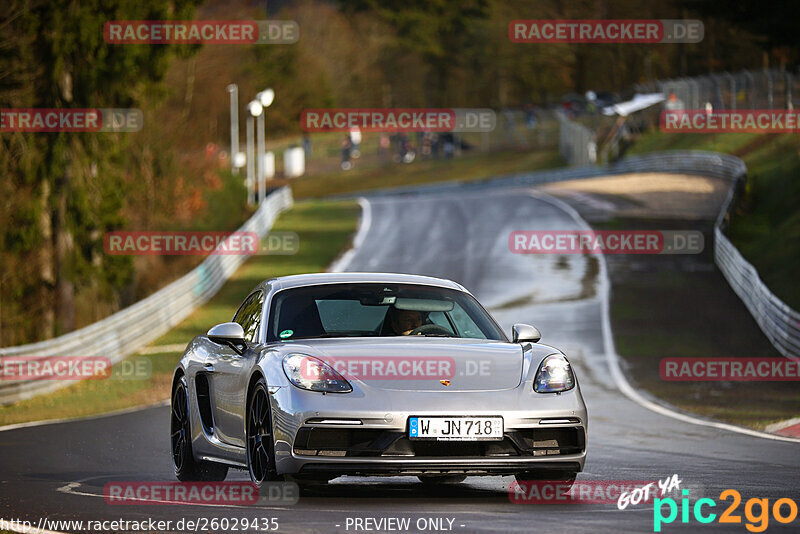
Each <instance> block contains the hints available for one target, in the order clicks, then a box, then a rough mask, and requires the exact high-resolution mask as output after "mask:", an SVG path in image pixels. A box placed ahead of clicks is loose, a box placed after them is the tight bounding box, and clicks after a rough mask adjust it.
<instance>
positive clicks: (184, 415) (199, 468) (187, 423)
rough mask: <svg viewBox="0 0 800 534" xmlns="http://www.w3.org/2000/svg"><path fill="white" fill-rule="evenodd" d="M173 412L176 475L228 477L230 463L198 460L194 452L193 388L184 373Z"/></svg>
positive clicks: (185, 478) (191, 478) (190, 478)
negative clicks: (191, 389)
mask: <svg viewBox="0 0 800 534" xmlns="http://www.w3.org/2000/svg"><path fill="white" fill-rule="evenodd" d="M170 408H171V412H170V443H171V445H172V465H173V467H174V468H175V477H176V478H177V479H178V480H180V481H181V482H193V481H221V480H225V477H226V476H228V466H227V465H222V464H218V463H213V462H198V461H197V460H195V458H194V453H193V452H192V427H191V417H190V415H191V412H190V411H189V387H188V384H187V382H186V377H185V376H181V378H180V380H179V381H178V383H177V384H176V385H175V388H174V389H173V391H172V403H171V406H170Z"/></svg>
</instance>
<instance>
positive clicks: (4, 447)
mask: <svg viewBox="0 0 800 534" xmlns="http://www.w3.org/2000/svg"><path fill="white" fill-rule="evenodd" d="M370 206H371V225H370V226H369V228H368V229H367V230H366V234H365V237H364V241H363V244H362V246H361V247H360V248H359V249H358V250H357V251H355V253H354V254H353V255H352V257H351V258H350V261H349V264H348V265H347V270H350V271H390V272H406V273H416V274H427V275H434V276H442V277H446V278H451V279H454V280H456V281H458V282H460V283H462V284H463V285H465V286H466V287H467V288H468V289H470V290H471V291H472V292H473V293H474V294H475V295H476V297H477V298H478V299H479V300H480V301H481V302H482V303H483V304H484V305H486V306H487V307H488V308H489V309H490V311H491V312H492V314H493V315H494V316H495V317H496V319H497V320H498V321H499V322H500V324H501V325H502V326H503V328H504V329H505V330H506V331H509V329H510V327H511V325H512V324H513V323H515V322H526V323H531V324H534V325H536V326H537V327H538V328H539V329H540V330H541V331H542V333H543V339H542V342H543V343H547V344H550V345H554V346H557V347H561V348H563V349H564V350H565V352H566V354H567V355H568V357H570V358H571V361H572V363H573V365H574V366H575V368H576V370H577V373H578V377H579V380H580V382H581V388H582V391H583V395H584V398H585V400H586V403H587V406H588V409H589V417H590V420H589V437H588V443H589V444H588V461H587V463H586V469H585V471H584V472H583V473H582V474H581V475H580V477H579V481H580V480H586V481H590V480H597V481H601V480H629V481H630V480H652V479H664V478H666V477H669V476H671V475H673V474H677V475H678V477H679V478H680V479H681V480H682V488H683V489H687V488H688V489H689V490H690V498H691V499H692V501H694V500H695V499H697V498H699V497H700V496H701V495H702V496H706V497H711V498H713V499H715V500H717V501H718V502H719V494H720V492H721V491H722V490H724V489H727V488H734V489H736V490H738V491H739V492H740V493H741V495H742V500H743V502H742V504H741V505H740V506H739V508H738V510H736V514H735V515H739V516H742V523H740V524H728V525H720V524H719V523H716V522H715V523H711V524H708V525H701V524H700V523H698V522H697V521H695V520H694V518H693V517H692V515H691V514H690V521H689V523H688V524H685V525H681V523H680V515H679V516H678V519H676V520H675V522H674V523H672V524H668V525H664V526H663V530H662V532H672V531H677V530H681V531H684V532H689V531H691V532H695V531H697V530H699V529H700V528H703V529H712V528H713V529H716V530H720V529H724V530H726V531H732V532H747V530H746V529H745V523H747V520H746V519H745V517H744V502H745V501H747V500H748V499H750V498H753V497H759V498H768V499H769V502H770V508H771V505H772V503H773V502H774V501H775V500H776V499H780V498H784V497H788V498H792V499H795V501H797V496H798V495H799V494H800V491H798V490H800V476H798V473H800V445H798V444H797V443H790V442H783V441H776V440H768V439H763V438H758V437H753V436H748V435H743V434H737V433H734V432H731V431H728V430H723V429H718V428H713V427H708V426H698V425H695V424H690V423H687V422H683V421H680V420H677V419H674V418H671V417H667V416H664V415H660V414H657V413H654V412H652V411H650V410H648V409H646V408H644V407H642V406H640V405H639V404H637V403H636V402H634V401H632V400H630V399H629V398H628V397H626V396H625V395H623V394H622V393H620V390H619V389H618V387H617V385H616V383H615V381H614V380H613V378H612V376H611V373H610V371H609V364H608V359H607V355H606V350H607V346H608V342H607V340H606V339H605V338H604V336H605V335H607V334H606V333H604V332H607V329H604V325H603V321H604V299H605V293H604V291H603V290H602V289H603V287H604V284H605V283H606V282H605V281H604V280H603V279H602V277H603V276H604V273H605V270H604V268H600V267H601V266H600V265H598V262H601V261H603V260H602V258H601V259H598V258H595V257H593V256H578V255H573V256H556V255H539V256H533V255H516V254H512V253H511V252H510V251H509V248H508V235H509V233H510V232H511V231H513V230H534V229H538V230H542V229H561V230H564V229H571V228H575V227H576V224H577V222H576V221H575V220H574V219H573V217H572V216H571V215H570V214H569V213H568V212H566V211H564V209H562V208H561V207H559V206H558V205H556V204H554V203H552V202H551V201H550V200H548V199H546V198H541V197H536V196H534V195H532V194H531V193H530V191H526V190H510V189H503V190H493V189H484V190H480V189H476V188H471V189H469V190H468V191H465V192H455V193H447V194H427V195H425V196H413V195H404V196H395V197H391V196H390V197H381V198H375V199H373V200H372V201H371V202H370ZM209 326H210V325H209ZM168 425H169V409H168V408H167V407H163V406H162V407H157V408H151V409H147V410H143V411H138V412H133V413H127V414H123V415H116V416H111V417H105V418H99V419H92V420H85V421H79V422H68V423H60V424H52V425H45V426H37V427H29V428H20V429H15V430H8V431H4V432H2V433H0V472H2V473H3V478H4V480H3V482H2V486H0V517H2V518H6V519H9V518H19V519H26V520H29V521H32V522H33V523H34V524H36V523H37V522H38V521H39V519H40V518H43V517H47V518H48V519H50V520H54V519H83V520H100V519H118V518H129V519H137V520H141V519H146V518H154V519H171V520H173V521H174V520H178V519H180V518H197V517H209V518H210V517H220V518H222V517H227V518H232V517H250V518H252V517H267V518H269V517H274V518H277V520H278V524H279V529H278V532H323V533H327V532H355V531H356V530H354V528H353V527H352V526H350V527H349V529H348V528H346V527H347V525H348V524H351V525H352V520H353V519H354V518H368V517H374V518H377V517H399V518H410V519H411V525H412V528H411V529H410V530H411V531H412V532H418V531H419V530H418V529H417V528H416V524H417V523H416V522H417V520H418V519H420V518H422V519H423V521H424V520H425V519H435V518H445V519H450V520H452V523H450V522H449V521H447V520H445V521H443V527H442V528H440V529H439V530H435V529H434V530H430V529H429V530H426V531H428V532H430V531H437V532H441V531H445V530H444V529H451V530H450V531H453V532H505V533H507V532H593V533H596V532H653V506H652V505H651V504H640V505H637V506H629V507H628V508H627V509H625V510H618V509H617V507H616V505H615V504H552V505H534V504H516V503H512V502H511V500H510V499H509V493H508V487H509V484H510V483H511V481H512V480H513V479H512V477H485V478H482V477H476V478H469V479H467V480H466V481H465V482H463V483H461V484H458V485H452V486H440V487H429V486H423V485H422V484H421V483H420V482H419V481H418V480H417V479H416V478H410V477H404V478H397V479H391V478H388V479H382V478H340V479H337V480H335V481H332V482H331V483H330V484H329V485H328V486H327V487H324V488H322V489H318V490H312V491H309V492H307V493H305V494H303V495H302V496H301V498H300V500H299V502H298V503H297V504H294V505H290V506H284V505H280V504H272V505H270V504H266V505H264V506H249V507H235V508H227V507H224V506H216V507H212V506H187V505H164V504H162V505H147V506H144V505H141V506H139V505H126V506H118V505H117V506H115V505H109V504H106V502H105V500H104V499H103V497H102V493H103V486H104V484H106V483H107V482H110V481H121V480H143V481H157V480H163V481H172V480H173V475H172V466H171V461H170V453H169V439H168V438H169V436H168V434H169V432H168ZM245 479H246V477H245V474H244V472H241V471H231V474H230V475H229V477H228V480H245ZM672 496H673V497H675V499H676V500H678V499H679V497H678V496H677V494H675V495H672ZM729 502H730V501H729ZM725 507H727V503H720V504H718V506H717V508H716V509H714V510H713V512H715V513H717V515H718V516H719V514H720V513H721V512H722V511H723V510H724V508H725ZM707 512H708V510H706V511H705V513H707ZM785 513H786V509H784V514H785ZM348 519H349V520H350V523H348ZM420 524H422V522H421V523H420ZM781 527H783V528H781ZM799 529H800V520H798V519H795V520H794V521H793V522H792V523H790V524H788V525H781V524H779V523H778V522H777V521H775V520H774V519H773V518H770V520H769V529H768V531H769V532H772V531H773V530H783V531H795V532H797V531H798V530H799ZM358 531H360V532H364V530H358Z"/></svg>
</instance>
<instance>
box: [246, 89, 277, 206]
mask: <svg viewBox="0 0 800 534" xmlns="http://www.w3.org/2000/svg"><path fill="white" fill-rule="evenodd" d="M274 99H275V91H273V90H272V89H265V90H263V91H261V92H260V93H258V94H257V95H256V100H254V102H258V105H259V107H260V109H261V113H259V115H258V164H259V171H258V202H259V203H261V202H263V201H264V198H266V196H267V169H266V165H265V162H264V152H265V151H266V147H265V146H264V116H265V115H266V114H267V108H268V107H269V106H270V105H272V101H273V100H274ZM251 105H252V104H251Z"/></svg>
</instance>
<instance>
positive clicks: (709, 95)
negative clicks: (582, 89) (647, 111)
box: [634, 69, 800, 110]
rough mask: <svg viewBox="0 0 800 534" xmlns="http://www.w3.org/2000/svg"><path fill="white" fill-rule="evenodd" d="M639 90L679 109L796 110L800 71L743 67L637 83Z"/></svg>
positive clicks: (799, 89)
mask: <svg viewBox="0 0 800 534" xmlns="http://www.w3.org/2000/svg"><path fill="white" fill-rule="evenodd" d="M634 88H635V89H636V92H638V93H663V94H664V98H666V99H667V102H668V103H670V105H672V106H675V108H676V109H705V108H706V106H707V105H708V104H710V105H711V107H712V108H713V109H715V110H720V109H726V110H737V109H738V110H743V109H787V110H788V109H794V108H795V107H796V102H795V101H794V100H793V99H795V98H798V95H800V74H798V73H792V72H789V71H787V70H779V69H765V70H761V71H757V70H743V71H741V72H738V73H729V72H725V73H721V74H709V75H707V76H696V77H692V78H675V79H669V80H655V81H652V82H647V83H642V84H638V85H635V86H634Z"/></svg>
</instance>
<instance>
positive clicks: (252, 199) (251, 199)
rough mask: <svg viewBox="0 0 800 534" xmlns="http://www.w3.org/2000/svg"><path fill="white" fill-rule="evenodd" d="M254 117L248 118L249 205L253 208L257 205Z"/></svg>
mask: <svg viewBox="0 0 800 534" xmlns="http://www.w3.org/2000/svg"><path fill="white" fill-rule="evenodd" d="M254 152H255V151H254V150H253V117H252V116H249V117H247V204H248V205H249V206H252V205H253V204H254V203H255V192H254V190H253V185H254V184H255V177H254V176H253V174H254V173H253V160H254V158H255V155H254V154H253V153H254Z"/></svg>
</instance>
